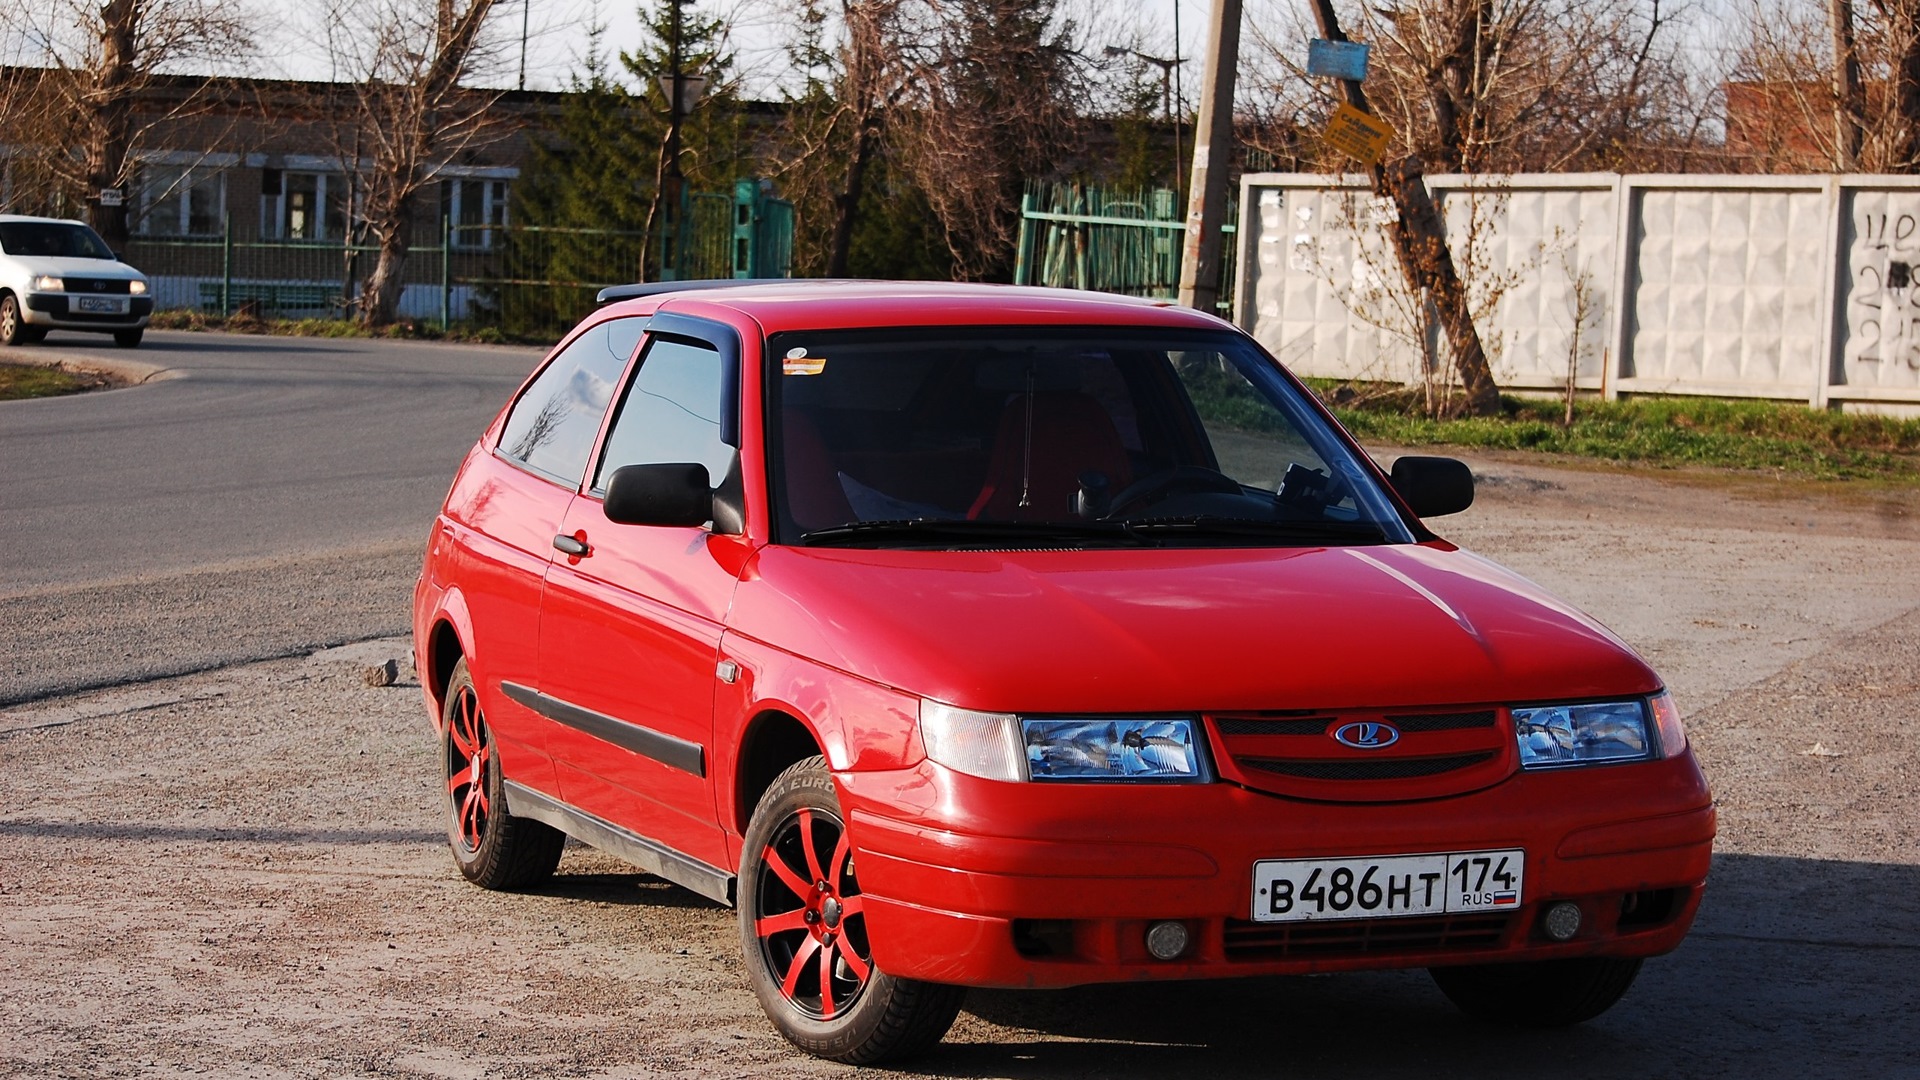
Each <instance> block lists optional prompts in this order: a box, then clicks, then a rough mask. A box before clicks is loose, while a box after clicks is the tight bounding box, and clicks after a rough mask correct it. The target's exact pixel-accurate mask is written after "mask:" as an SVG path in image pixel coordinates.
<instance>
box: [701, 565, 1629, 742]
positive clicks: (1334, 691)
mask: <svg viewBox="0 0 1920 1080" xmlns="http://www.w3.org/2000/svg"><path fill="white" fill-rule="evenodd" d="M728 621H729V624H730V627H731V629H732V630H733V631H734V632H736V633H741V634H745V635H747V636H749V637H752V638H755V639H757V640H759V641H762V642H765V643H767V644H769V645H772V646H774V647H776V648H780V649H783V650H786V651H789V652H792V653H795V654H798V655H800V656H804V657H807V658H810V659H813V660H816V661H819V662H821V663H824V664H827V665H830V666H832V667H836V668H839V669H841V670H843V671H847V672H850V673H852V674H855V675H859V676H862V677H864V678H867V679H871V680H874V681H876V682H880V683H883V684H886V685H888V686H892V687H896V688H898V689H901V690H905V691H908V692H910V693H915V694H920V695H923V696H926V697H932V698H937V699H939V700H942V701H947V702H950V703H953V704H956V705H961V706H965V707H968V708H975V709H987V710H996V711H1027V712H1071V711H1077V710H1089V711H1095V710H1097V711H1124V712H1157V711H1176V712H1177V711H1192V710H1201V709H1207V710H1240V709H1335V708H1348V709H1357V708H1369V707H1384V708H1391V707H1396V706H1426V705H1449V704H1479V703H1490V702H1500V701H1510V702H1511V701H1530V700H1532V701H1538V700H1547V699H1553V698H1580V697H1599V696H1606V695H1622V694H1641V693H1649V692H1652V691H1654V690H1657V689H1659V687H1660V680H1659V677H1658V676H1657V675H1655V674H1654V672H1653V671H1652V669H1650V668H1649V667H1648V666H1647V665H1646V664H1645V663H1644V662H1643V661H1642V660H1641V659H1640V658H1639V657H1638V656H1636V655H1635V654H1634V653H1633V651H1632V650H1631V649H1629V648H1628V647H1627V646H1626V645H1625V644H1624V643H1622V642H1621V641H1620V640H1619V639H1618V638H1616V637H1614V636H1613V634H1611V633H1610V632H1608V631H1607V630H1606V628H1604V627H1602V626H1601V625H1600V624H1599V623H1597V622H1595V621H1594V620H1592V619H1591V618H1588V617H1587V616H1586V615H1583V614H1581V613H1580V612H1579V611H1576V610H1574V609H1573V608H1572V607H1570V606H1568V605H1567V604H1565V603H1563V602H1561V601H1560V600H1558V599H1556V598H1554V597H1553V596H1551V595H1549V594H1548V593H1547V592H1546V591H1545V590H1543V589H1541V588H1540V587H1539V586H1537V585H1534V584H1533V583H1532V582H1529V581H1527V580H1526V579H1525V578H1522V577H1520V576H1519V575H1517V574H1514V573H1512V572H1511V571H1508V570H1506V569H1504V568H1502V567H1500V566H1498V565H1496V564H1494V563H1492V562H1490V561H1488V560H1486V559H1483V558H1481V557H1479V556H1477V555H1474V554H1472V553H1470V552H1467V551H1463V550H1460V549H1458V548H1455V547H1453V546H1451V545H1448V544H1445V543H1432V544H1424V545H1398V546H1377V547H1353V548H1311V549H1255V550H1248V549H1236V550H1217V549H1214V550H1164V549H1153V550H1132V549H1128V550H1115V551H1105V550H1102V551H1017V552H987V551H938V552H928V551H873V550H848V549H826V548H790V547H767V548H764V549H762V550H761V551H760V552H759V553H758V555H757V556H756V557H755V558H754V559H753V561H752V562H751V564H750V565H749V566H748V567H747V572H746V574H745V575H744V577H743V579H742V581H741V583H740V587H739V590H738V591H737V592H736V594H735V599H734V606H733V611H732V614H731V616H730V618H729V620H728Z"/></svg>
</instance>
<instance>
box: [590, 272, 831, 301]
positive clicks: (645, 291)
mask: <svg viewBox="0 0 1920 1080" xmlns="http://www.w3.org/2000/svg"><path fill="white" fill-rule="evenodd" d="M791 281H793V279H791V277H707V279H695V281H639V282H634V284H609V286H607V288H603V290H599V296H595V304H612V302H614V300H634V298H637V296H660V294H666V292H699V290H703V288H735V286H741V284H776V282H791Z"/></svg>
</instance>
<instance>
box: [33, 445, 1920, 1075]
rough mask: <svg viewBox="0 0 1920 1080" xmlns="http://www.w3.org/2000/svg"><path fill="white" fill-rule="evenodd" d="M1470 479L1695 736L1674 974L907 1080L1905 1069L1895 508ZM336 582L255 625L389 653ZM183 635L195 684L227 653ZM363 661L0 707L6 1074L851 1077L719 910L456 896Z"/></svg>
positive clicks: (382, 568)
mask: <svg viewBox="0 0 1920 1080" xmlns="http://www.w3.org/2000/svg"><path fill="white" fill-rule="evenodd" d="M1475 465H1476V469H1477V471H1479V472H1480V473H1481V474H1482V477H1483V487H1482V499H1481V502H1480V504H1479V505H1478V506H1476V507H1475V509H1474V510H1472V511H1470V512H1468V513H1467V514H1464V515H1461V516H1460V517H1458V518H1452V519H1445V520H1444V521H1442V522H1440V523H1438V524H1440V525H1442V527H1443V528H1442V531H1443V532H1444V533H1445V534H1446V535H1448V536H1449V537H1450V538H1453V539H1455V540H1457V541H1459V542H1461V543H1463V544H1465V545H1467V546H1469V547H1473V548H1475V549H1476V550H1480V551H1482V552H1484V553H1486V554H1489V555H1492V556H1494V557H1496V558H1499V559H1501V560H1503V561H1505V562H1507V563H1508V564H1510V565H1512V566H1515V567H1516V568H1518V569H1520V570H1521V571H1522V572H1524V573H1527V574H1528V575H1530V576H1532V577H1534V578H1536V579H1537V580H1539V581H1541V582H1543V583H1544V584H1546V585H1548V586H1549V587H1550V588H1552V589H1554V590H1556V591H1558V592H1560V593H1561V594H1562V595H1565V596H1567V597H1569V598H1570V599H1572V600H1574V601H1575V602H1577V603H1579V604H1581V605H1583V606H1584V607H1586V608H1588V609H1589V610H1591V611H1592V612H1594V613H1595V614H1596V615H1597V616H1598V617H1600V618H1601V619H1602V620H1603V621H1605V622H1607V623H1608V624H1609V625H1611V626H1613V627H1614V628H1615V629H1616V630H1617V631H1619V632H1620V633H1621V634H1622V635H1623V636H1624V637H1626V638H1627V639H1628V640H1629V641H1631V642H1633V643H1634V644H1636V645H1637V646H1638V647H1640V648H1641V649H1642V650H1643V651H1644V652H1645V653H1646V654H1647V655H1648V657H1649V658H1650V659H1651V660H1652V661H1653V662H1654V663H1655V665H1656V666H1657V667H1659V668H1660V669H1661V670H1662V671H1663V672H1664V673H1665V674H1666V675H1667V677H1668V679H1669V681H1670V683H1671V685H1672V686H1673V688H1674V690H1675V692H1676V694H1677V696H1678V697H1679V699H1680V701H1681V704H1682V706H1683V708H1685V709H1686V710H1687V712H1688V723H1689V727H1690V730H1691V733H1692V736H1693V739H1694V743H1695V747H1696V750H1697V751H1698V752H1699V754H1700V755H1701V757H1702V760H1703V762H1704V764H1705V767H1706V769H1707V772H1708V775H1709V777H1710V779H1711V780H1712V781H1713V784H1714V787H1715V791H1716V794H1717V795H1718V797H1719V798H1720V801H1721V814H1722V817H1721V822H1722V834H1721V841H1720V844H1719V852H1720V854H1719V856H1718V857H1717V859H1716V865H1715V870H1714V877H1713V880H1712V882H1711V884H1710V886H1709V889H1708V897H1707V900H1706V903H1705V905H1704V907H1703V909H1702V913H1701V917H1700V921H1699V923H1698V924H1697V926H1696V929H1695V932H1694V934H1693V935H1692V936H1691V937H1690V938H1689V939H1688V941H1687V943H1686V944H1685V945H1684V946H1683V947H1682V948H1681V950H1680V951H1679V952H1678V953H1676V954H1674V955H1673V956H1671V957H1668V958H1665V959H1663V960H1659V961H1655V962H1653V963H1650V964H1649V965H1648V967H1647V969H1646V971H1645V973H1644V974H1643V975H1642V976H1641V980H1640V982H1639V984H1638V985H1637V986H1636V987H1635V989H1634V990H1633V991H1632V992H1631V993H1630V994H1629V995H1628V997H1627V998H1626V1000H1625V1001H1623V1002H1622V1003H1621V1004H1620V1005H1619V1006H1617V1007H1616V1008H1615V1009H1614V1010H1612V1011H1611V1012H1609V1013H1608V1014H1607V1015H1605V1016H1603V1017H1602V1018H1600V1019H1599V1020H1597V1021H1594V1022H1592V1023H1590V1024H1587V1025H1585V1026H1583V1027H1581V1028H1578V1029H1574V1030H1570V1031H1564V1032H1552V1033H1535V1032H1513V1031H1509V1030H1504V1029H1498V1028H1493V1027H1488V1026H1483V1025H1478V1024H1474V1023H1470V1022H1468V1021H1465V1020H1464V1019H1462V1018H1461V1017H1460V1016H1459V1015H1458V1014H1457V1013H1455V1012H1454V1011H1453V1009H1452V1008H1451V1007H1450V1006H1449V1005H1448V1004H1447V1003H1446V1001H1445V1000H1444V999H1443V998H1442V997H1441V996H1440V994H1439V993H1438V991H1436V990H1434V989H1433V988H1432V987H1431V985H1430V984H1429V983H1428V982H1427V980H1426V979H1425V977H1424V976H1423V975H1421V974H1419V973H1379V974H1361V975H1343V976H1326V977H1313V978H1294V979H1266V980H1257V981H1245V982H1231V983H1206V984H1179V985H1159V986H1123V987H1094V988H1084V989H1079V990H1072V991H1063V992H1052V993H1004V992H976V993H974V994H973V995H971V997H970V998H969V1001H968V1005H967V1008H966V1011H965V1012H963V1013H962V1014H961V1018H960V1022H959V1023H958V1024H957V1025H956V1026H955V1028H954V1031H953V1033H952V1035H950V1036H949V1039H948V1042H947V1043H946V1044H945V1045H943V1047H942V1048H940V1049H939V1050H938V1051H937V1052H936V1053H934V1054H933V1055H930V1056H928V1057H927V1058H925V1059H923V1060H921V1061H920V1062H917V1063H915V1068H916V1069H920V1070H925V1074H926V1075H938V1076H1017V1077H1030V1076H1031V1077H1079V1076H1143V1077H1144V1076H1158V1075H1164V1074H1169V1073H1172V1074H1189V1073H1198V1072H1203V1071H1204V1072H1207V1073H1210V1074H1214V1075H1217V1076H1263V1077H1264V1076H1301V1077H1320V1076H1325V1077H1336V1076H1368V1077H1403V1076H1404V1077H1419V1078H1422V1080H1426V1078H1431V1077H1434V1076H1436V1075H1438V1076H1452V1075H1462V1076H1488V1077H1509V1076H1510V1077H1531V1076H1542V1075H1548V1074H1551V1075H1554V1076H1564V1077H1588V1076H1591V1077H1616V1076H1617V1077H1634V1078H1636V1080H1642V1078H1648V1077H1679V1076H1686V1077H1741V1078H1762V1080H1765V1078H1773V1077H1780V1078H1785V1077H1796V1078H1798V1077H1804V1076H1860V1077H1920V1057H1917V1056H1916V1048H1917V1045H1920V1039H1917V1038H1916V1035H1915V1032H1914V1026H1913V1022H1912V1016H1913V1015H1914V1014H1915V1013H1916V1011H1920V984H1917V983H1916V981H1915V980H1914V979H1913V977H1912V974H1911V972H1912V969H1913V967H1914V965H1915V963H1916V962H1917V961H1920V934H1917V933H1916V930H1920V844H1917V843H1916V840H1917V839H1920V803H1917V802H1916V791H1917V790H1920V778H1916V776H1915V775H1914V773H1915V770H1916V768H1920V757H1917V756H1916V751H1917V750H1920V720H1916V718H1917V717H1920V675H1916V672H1920V574H1917V573H1915V572H1914V567H1915V566H1917V565H1920V518H1916V515H1915V506H1916V499H1915V498H1914V497H1913V496H1911V495H1898V496H1896V495H1876V494H1873V493H1867V494H1864V495H1862V494H1855V493H1848V492H1845V491H1841V492H1840V493H1838V494H1836V493H1835V492H1834V490H1832V489H1824V488H1814V487H1809V486H1805V485H1797V484H1794V485H1788V484H1775V483H1771V482H1767V481H1727V480H1723V479H1714V478H1688V477H1683V476H1674V475H1666V474H1663V475H1660V476H1657V477H1656V476H1649V475H1647V474H1632V475H1619V474H1610V473H1605V472H1599V471H1586V470H1578V471H1576V470H1565V469H1548V468H1542V467H1539V466H1536V465H1530V464H1523V463H1521V462H1519V461H1517V460H1508V459H1479V460H1476V462H1475ZM341 562H342V565H333V564H328V565H326V566H322V565H320V561H316V560H308V563H309V564H310V565H308V566H307V568H306V570H305V571H302V573H301V574H298V575H295V576H293V577H292V578H289V579H286V580H287V581H289V582H291V583H292V584H293V585H294V586H296V587H292V588H286V589H277V590H275V593H276V595H274V596H261V597H256V598H245V599H244V602H243V603H240V604H239V608H240V609H241V610H256V611H257V612H258V616H257V620H256V621H255V622H254V623H252V624H249V629H248V630H247V631H246V632H248V633H273V632H276V631H275V627H277V626H279V625H280V624H281V623H282V622H283V621H286V620H298V619H302V618H306V619H312V620H315V624H314V628H313V629H314V633H313V638H314V639H316V640H324V639H326V638H328V637H329V636H330V635H334V636H336V637H337V638H338V636H339V635H349V636H350V631H351V630H352V628H353V627H355V626H359V625H362V624H360V623H356V622H354V620H355V619H359V618H363V617H364V618H366V619H368V620H369V621H368V622H366V623H365V624H364V625H366V626H367V627H369V628H371V629H372V630H373V631H374V632H379V626H380V625H382V624H380V622H379V619H380V618H381V617H382V615H381V613H380V612H379V610H378V609H377V605H375V604H374V602H373V601H370V600H367V599H365V597H386V596H390V595H393V594H395V593H396V592H398V593H399V594H401V595H404V585H405V580H406V579H407V578H409V577H410V576H411V574H412V572H413V565H414V559H413V556H412V555H411V554H410V553H408V554H405V555H402V554H400V553H395V552H388V551H382V552H377V553H375V554H374V557H371V558H368V559H366V560H364V561H362V560H358V559H355V558H349V557H343V558H342V560H341ZM347 564H353V565H358V566H359V570H358V571H356V573H357V574H358V575H359V576H358V577H352V576H349V579H348V580H347V581H346V582H345V583H338V582H336V584H335V585H334V586H332V589H333V591H332V592H330V593H322V594H321V595H320V596H319V599H318V601H317V602H315V601H314V597H313V595H312V594H309V593H308V592H307V591H306V590H307V588H308V587H309V585H314V587H318V586H317V585H315V584H314V583H318V582H321V581H323V580H326V579H330V578H331V579H338V578H340V577H341V576H342V571H343V570H344V568H345V565H347ZM220 581H221V579H220V577H219V574H217V573H216V574H212V575H208V576H205V577H204V579H203V580H201V581H200V585H201V586H204V587H205V588H208V589H216V588H219V587H221V585H220ZM232 587H234V588H239V586H238V585H233V586H232ZM181 589H182V591H180V592H179V593H178V594H177V595H172V596H170V597H161V598H155V599H154V603H156V604H162V605H187V606H191V605H193V604H195V603H196V602H197V601H196V599H195V593H194V591H193V587H189V586H181ZM356 596H358V597H360V599H355V597H356ZM330 597H331V598H330ZM327 605H336V606H338V608H339V611H338V612H336V613H335V614H340V615H342V618H339V619H335V618H333V617H332V616H331V615H328V613H327V612H326V611H325V610H324V609H325V607H326V606H327ZM362 605H366V610H365V611H364V612H363V611H362V610H361V606H362ZM229 606H231V605H229ZM6 617H9V618H12V617H18V613H17V612H15V611H9V612H7V613H6ZM75 617H76V618H77V617H78V616H75ZM120 617H121V616H120V613H116V612H103V613H100V619H101V622H100V623H99V624H98V625H101V626H107V627H111V626H115V625H118V624H117V623H116V622H115V621H114V620H116V619H118V618H120ZM137 617H138V616H137V613H134V614H133V615H129V616H128V618H134V619H137ZM384 617H386V618H391V614H390V613H388V614H387V615H385V616H384ZM342 627H344V628H345V629H341V628H342ZM204 630H205V634H206V640H207V642H208V643H209V646H208V647H209V648H210V649H212V650H213V651H212V652H210V653H209V656H211V657H213V658H214V659H215V660H217V658H218V657H219V656H221V655H225V654H222V653H220V652H219V651H218V647H219V646H218V643H219V641H220V639H221V635H222V633H223V632H225V633H227V634H232V633H233V632H234V631H233V629H232V628H231V627H223V626H220V625H209V626H207V627H206V628H204ZM323 631H324V632H323ZM100 633H102V634H103V635H106V636H108V637H112V636H114V635H115V634H118V637H119V639H121V640H126V641H129V642H133V641H137V640H138V636H139V635H138V634H137V632H129V631H126V630H119V631H108V630H102V631H100ZM299 636H300V635H299V634H295V633H291V632H290V633H289V635H288V640H289V641H290V642H292V641H296V640H297V639H298V638H299ZM340 639H343V638H340ZM127 649H128V651H129V653H130V654H138V653H139V651H140V649H139V647H138V646H136V645H132V644H129V645H128V646H127ZM391 657H397V658H399V659H400V660H401V661H402V666H403V668H404V663H405V657H406V643H405V641H404V640H401V639H396V638H384V639H376V640H371V641H362V642H359V643H357V644H353V645H349V646H346V647H343V648H337V649H331V650H327V651H322V652H318V653H312V654H304V652H303V654H302V655H295V656H288V657H285V658H282V659H277V660H270V661H266V662H259V663H250V664H246V665H244V666H236V667H227V668H222V669H219V670H211V671H203V672H201V673H199V674H193V675H187V676H181V677H172V678H158V679H151V680H148V681H144V682H138V683H131V684H128V685H124V686H119V687H115V688H109V689H102V690H95V691H90V692H87V693H81V694H72V695H66V696H58V697H44V698H41V699H39V700H36V701H33V702H31V703H27V704H20V705H15V706H14V707H11V708H7V709H0V950H3V951H4V955H5V957H6V963H5V964H4V965H3V966H0V1074H6V1075H18V1076H31V1077H86V1078H95V1077H119V1076H143V1077H144V1076H185V1075H207V1076H221V1077H256V1076H257V1077H278V1076H291V1077H333V1076H382V1077H396V1076H397V1077H518V1076H568V1077H574V1076H578V1077H634V1076H674V1075H698V1076H721V1075H724V1076H769V1077H771V1076H782V1077H784V1076H814V1075H841V1074H847V1073H851V1072H853V1071H854V1070H851V1069H848V1068H845V1067H841V1066H837V1065H832V1064H829V1063H823V1062H819V1061H816V1060H813V1059H810V1058H807V1057H804V1056H802V1055H799V1054H797V1053H794V1052H792V1051H791V1050H790V1049H789V1048H788V1047H787V1045H786V1044H785V1043H784V1042H783V1041H781V1040H780V1039H779V1038H778V1037H777V1036H776V1035H774V1034H773V1032H772V1030H771V1028H770V1027H769V1026H768V1025H767V1023H766V1022H765V1020H764V1019H763V1018H762V1017H761V1015H760V1013H759V1010H758V1007H757V1005H756V1003H755V1002H754V1000H753V997H752V994H751V993H750V992H749V991H748V990H747V988H746V986H745V983H744V979H743V975H742V972H741V963H740V960H739V958H738V956H737V944H736V941H735V937H734V930H733V922H732V919H731V916H730V913H728V912H726V911H724V910H723V909H721V908H719V907H717V906H715V905H713V904H711V903H709V902H707V901H705V900H702V899H700V898H698V897H695V896H693V895H692V894H690V893H687V892H685V891H684V890H680V889H676V888H673V887H670V886H666V885H664V884H662V883H660V882H657V881H655V880H653V879H651V878H648V877H646V876H645V875H641V874H637V873H634V872H632V871H631V870H629V869H627V868H626V867H625V866H623V865H622V864H620V863H617V862H615V861H613V860H610V859H608V858H606V857H604V856H601V855H599V854H597V853H595V852H592V851H590V850H587V849H580V848H570V849H569V851H568V853H567V855H566V857H565V858H564V860H563V861H562V863H561V873H560V876H559V877H557V878H556V879H555V880H554V881H553V882H552V883H551V884H550V885H548V886H547V887H545V888H542V889H540V890H538V891H535V892H532V893H527V894H520V895H505V894H494V893H487V892H484V891H482V890H479V889H476V888H473V887H472V886H469V885H467V884H465V883H464V882H463V881H462V880H461V879H460V877H459V876H458V874H457V873H456V872H455V870H454V869H453V866H452V863H451V860H450V858H449V857H448V856H447V854H446V852H445V849H444V846H443V845H444V843H445V839H444V836H443V834H442V832H441V828H442V826H441V823H440V820H439V818H438V817H437V814H436V802H435V788H436V786H437V785H436V784H435V783H434V781H433V772H434V767H433V760H432V758H433V753H432V746H431V742H430V738H429V735H430V729H429V727H428V725H427V723H426V720H425V718H424V715H423V712H422V709H421V707H420V703H419V690H418V687H417V686H416V685H415V684H413V683H412V682H410V681H403V682H402V684H401V685H398V686H393V687H385V688H370V687H367V686H365V685H363V683H362V680H361V676H360V672H361V669H362V668H363V667H365V666H366V665H368V664H372V663H377V662H379V661H381V660H384V659H387V658H391ZM211 662H212V661H211V660H210V661H208V663H211ZM202 666H205V665H204V664H203V665H202ZM163 669H164V665H163V666H162V668H158V669H156V672H157V671H158V670H163ZM902 1075H920V1074H919V1073H907V1074H902Z"/></svg>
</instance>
